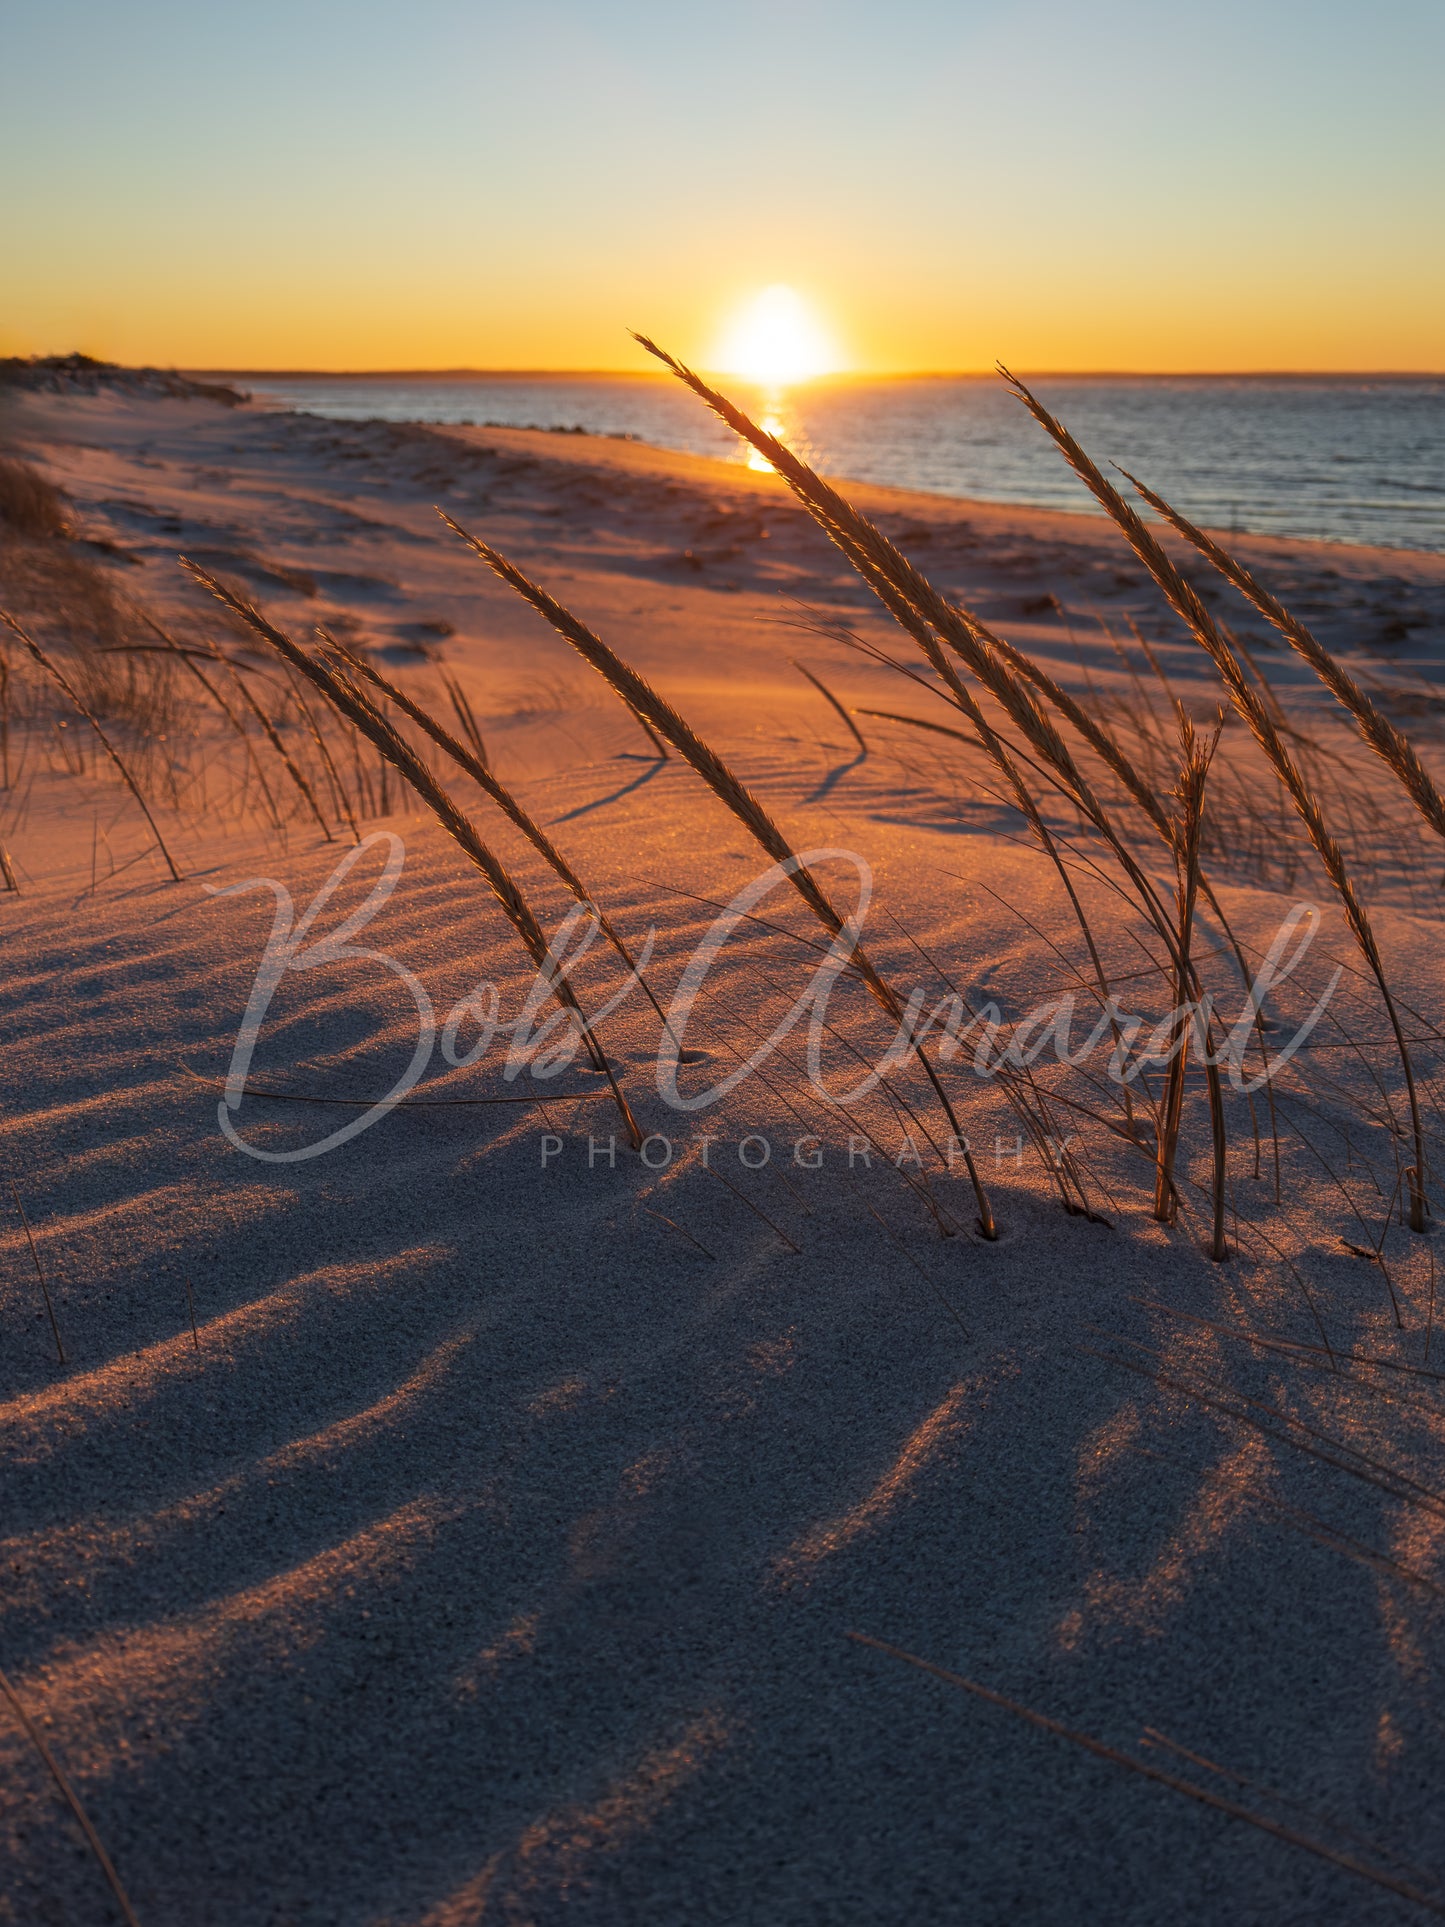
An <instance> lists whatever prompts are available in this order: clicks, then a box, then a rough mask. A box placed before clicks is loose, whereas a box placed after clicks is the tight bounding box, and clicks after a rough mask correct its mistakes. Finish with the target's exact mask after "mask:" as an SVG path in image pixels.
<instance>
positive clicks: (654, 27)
mask: <svg viewBox="0 0 1445 1927" xmlns="http://www.w3.org/2000/svg"><path fill="white" fill-rule="evenodd" d="M0 49H3V52H0V180H3V182H4V192H3V195H0V354H33V353H52V352H63V351H67V350H69V349H71V348H79V349H82V350H84V351H85V352H87V353H90V354H95V355H100V356H104V357H106V358H109V359H115V360H122V361H128V362H149V363H155V364H159V365H163V366H179V367H191V368H236V369H252V370H261V369H277V368H290V369H301V368H306V369H367V368H377V369H382V368H392V369H400V368H406V369H421V368H448V367H473V368H529V369H540V368H581V369H639V370H640V369H641V368H642V367H643V366H644V365H645V360H644V357H643V356H642V354H641V352H640V351H639V350H638V349H637V348H636V347H635V345H634V344H633V343H632V342H631V340H630V339H629V336H628V332H627V331H628V329H629V328H640V329H643V330H645V331H646V332H647V333H649V334H652V335H654V336H655V337H657V338H658V339H659V340H661V341H662V342H663V343H664V344H665V345H667V346H669V347H670V348H672V349H673V350H674V351H675V352H677V353H680V354H682V355H684V356H685V357H687V358H689V359H691V360H693V361H695V362H697V363H698V364H700V365H702V366H704V367H708V366H717V365H719V358H720V356H721V355H722V353H723V348H722V346H720V344H724V343H725V342H726V340H727V338H728V329H729V325H730V320H731V318H733V317H735V316H736V314H737V312H738V310H739V309H740V308H741V307H742V306H744V305H745V304H746V303H747V302H748V301H749V300H750V299H751V298H752V297H753V296H755V295H756V294H757V292H758V291H759V290H761V289H764V288H770V287H776V286H779V285H782V286H786V287H787V288H789V289H791V290H793V291H794V292H795V294H796V296H797V297H798V299H799V301H800V302H802V303H803V304H805V306H806V308H807V310H808V311H809V312H810V313H811V314H812V315H813V316H814V317H815V319H816V321H817V323H818V325H819V327H820V328H821V329H822V331H823V332H824V333H825V334H826V335H827V337H828V339H829V340H830V341H831V342H833V343H834V344H835V346H836V354H837V359H838V360H839V361H840V362H841V363H842V364H843V365H844V366H845V367H848V368H852V369H856V370H859V371H860V372H869V373H871V372H877V373H885V372H898V373H909V372H922V371H930V370H932V371H941V370H970V369H983V368H987V367H989V366H991V365H992V364H993V362H994V361H995V359H997V358H1002V359H1003V360H1005V361H1007V362H1008V363H1010V365H1012V366H1014V367H1017V368H1019V369H1022V370H1033V371H1043V370H1080V371H1082V370H1105V369H1137V370H1145V371H1159V372H1178V371H1200V372H1207V371H1216V370H1217V371H1239V370H1282V369H1294V370H1301V371H1312V370H1332V369H1337V370H1355V369H1370V370H1390V369H1394V370H1422V371H1423V370H1442V369H1445V245H1442V243H1445V114H1442V113H1441V112H1440V103H1439V88H1440V77H1441V75H1442V73H1445V5H1441V0H1249V3H1248V4H1246V3H1245V0H1213V3H1212V4H1206V0H1192V4H1178V3H1177V0H888V4H883V3H882V0H875V4H870V5H861V4H855V0H727V4H723V5H719V4H712V5H703V4H694V3H693V0H668V3H667V4H663V0H510V4H506V5H498V4H493V0H408V4H406V5H396V4H390V0H232V4H230V5H228V6H224V7H223V6H218V5H205V4H197V3H196V0H192V3H191V4H189V5H181V4H177V3H176V0H129V3H126V0H0Z"/></svg>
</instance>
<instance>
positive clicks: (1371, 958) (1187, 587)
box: [1001, 369, 1429, 1232]
mask: <svg viewBox="0 0 1445 1927" xmlns="http://www.w3.org/2000/svg"><path fill="white" fill-rule="evenodd" d="M1001 372H1002V373H1003V376H1004V379H1005V381H1007V382H1008V384H1009V386H1010V387H1011V388H1012V390H1013V392H1014V394H1015V395H1016V396H1017V397H1018V399H1019V400H1020V401H1021V402H1022V403H1023V405H1024V406H1025V407H1026V408H1027V409H1028V411H1029V413H1030V414H1031V415H1032V416H1033V417H1034V419H1035V420H1036V421H1037V422H1038V423H1039V425H1040V426H1041V427H1042V428H1043V429H1044V430H1045V431H1046V432H1047V433H1048V434H1049V435H1050V436H1051V437H1052V439H1053V440H1054V442H1055V443H1056V445H1057V446H1058V448H1059V450H1060V452H1061V453H1062V455H1063V456H1064V459H1065V460H1066V461H1067V462H1068V464H1069V466H1070V467H1071V468H1072V469H1073V470H1074V472H1075V474H1076V475H1078V477H1079V479H1080V480H1081V481H1082V482H1083V483H1084V484H1085V486H1086V487H1087V488H1088V489H1089V491H1090V492H1091V494H1093V496H1094V497H1095V499H1096V500H1097V501H1098V502H1099V504H1100V506H1101V507H1102V508H1104V509H1105V510H1106V511H1107V512H1108V514H1109V515H1110V516H1111V517H1112V518H1113V520H1114V522H1115V523H1116V524H1117V525H1118V527H1119V528H1120V529H1121V530H1122V532H1123V534H1124V536H1125V538H1126V540H1127V541H1128V543H1129V545H1130V547H1131V548H1132V549H1133V551H1134V553H1135V554H1136V555H1137V556H1138V558H1139V560H1140V561H1141V562H1142V563H1143V564H1144V566H1145V568H1147V569H1148V571H1149V573H1150V575H1152V576H1153V578H1154V580H1155V582H1156V583H1157V584H1158V585H1159V588H1160V589H1161V590H1162V591H1163V594H1164V597H1165V600H1166V601H1167V602H1168V604H1169V606H1170V608H1171V609H1173V610H1174V612H1175V614H1176V615H1177V616H1178V617H1179V618H1180V620H1181V621H1182V622H1184V624H1185V625H1186V626H1187V628H1188V629H1189V631H1190V633H1191V634H1192V635H1193V636H1194V638H1195V640H1196V641H1197V642H1198V643H1199V644H1200V646H1201V647H1202V648H1203V649H1204V651H1205V653H1206V654H1207V655H1208V656H1209V659H1210V661H1211V662H1213V664H1214V666H1215V668H1216V669H1217V670H1218V672H1219V676H1220V680H1221V681H1222V682H1223V684H1224V686H1225V689H1226V690H1227V691H1228V693H1229V698H1230V701H1231V702H1232V703H1233V705H1234V707H1235V709H1236V710H1237V711H1238V713H1239V714H1240V716H1241V717H1242V718H1243V719H1244V721H1245V722H1246V723H1247V724H1248V725H1249V728H1250V730H1251V732H1252V734H1253V735H1254V738H1255V741H1256V742H1257V743H1258V744H1259V746H1260V748H1261V749H1262V750H1263V751H1264V753H1265V755H1266V756H1267V757H1268V759H1269V761H1270V764H1271V765H1272V767H1273V769H1274V771H1275V774H1276V776H1277V777H1278V778H1279V781H1280V782H1281V783H1282V784H1283V786H1284V789H1285V791H1286V793H1287V794H1288V796H1289V799H1290V801H1291V802H1292V803H1293V805H1294V807H1295V811H1296V814H1297V815H1298V816H1299V818H1300V821H1301V822H1302V823H1303V825H1304V827H1305V832H1306V834H1307V836H1308V837H1309V840H1310V843H1311V844H1312V845H1313V847H1314V850H1315V853H1316V855H1317V856H1318V857H1319V860H1320V862H1321V864H1322V865H1323V867H1324V870H1325V874H1326V875H1327V876H1328V878H1329V880H1330V883H1331V884H1332V885H1333V887H1334V890H1335V893H1336V895H1337V896H1338V897H1339V899H1340V902H1341V905H1342V906H1343V909H1344V914H1345V921H1346V923H1347V924H1348V926H1349V929H1350V933H1351V935H1352V936H1353V937H1354V939H1355V942H1356V943H1357V945H1358V946H1359V949H1360V952H1361V954H1362V955H1363V957H1364V959H1365V963H1366V965H1367V966H1368V968H1369V971H1370V974H1371V976H1372V977H1373V978H1374V980H1375V984H1376V987H1377V989H1378V990H1379V993H1380V998H1381V1001H1382V1002H1383V1004H1384V1006H1385V1012H1386V1015H1387V1017H1388V1019H1389V1023H1390V1028H1391V1030H1392V1032H1393V1033H1394V1038H1395V1046H1396V1050H1397V1051H1398V1053H1399V1059H1400V1066H1401V1070H1402V1072H1403V1075H1404V1080H1405V1093H1406V1099H1407V1102H1408V1105H1409V1111H1410V1132H1411V1139H1412V1142H1413V1149H1414V1163H1413V1164H1411V1165H1408V1166H1407V1167H1406V1174H1405V1177H1406V1187H1407V1190H1408V1194H1409V1214H1408V1215H1409V1223H1410V1228H1411V1230H1412V1231H1416V1232H1423V1231H1424V1230H1425V1229H1426V1222H1427V1219H1428V1216H1429V1207H1428V1204H1427V1202H1426V1187H1427V1169H1428V1167H1427V1163H1426V1157H1425V1133H1424V1126H1423V1123H1422V1121H1421V1116H1420V1100H1419V1096H1418V1093H1417V1091H1416V1088H1415V1073H1414V1066H1413V1064H1412V1062H1411V1058H1410V1051H1409V1046H1408V1045H1407V1043H1406V1041H1405V1032H1404V1028H1403V1026H1402V1025H1401V1022H1400V1017H1399V1012H1398V1011H1397V1009H1396V1006H1395V999H1394V996H1393V994H1392V993H1391V990H1390V986H1389V982H1388V980H1387V978H1386V975H1385V966H1384V963H1383V960H1382V959H1381V956H1380V950H1379V945H1378V943H1377V942H1376V939H1375V934H1374V930H1373V928H1372V926H1371V924H1370V920H1369V917H1368V915H1367V914H1366V911H1365V907H1364V905H1363V903H1361V901H1360V899H1359V896H1358V894H1357V893H1356V890H1355V887H1354V883H1353V881H1352V880H1351V878H1350V875H1349V872H1348V870H1347V868H1346V865H1345V859H1344V854H1343V852H1342V851H1341V849H1340V847H1339V844H1338V843H1337V842H1336V841H1335V838H1334V836H1333V835H1332V834H1331V832H1330V829H1329V827H1328V825H1327V824H1326V822H1325V818H1324V812H1323V811H1322V809H1321V808H1320V805H1319V802H1318V800H1317V798H1316V797H1315V795H1314V793H1313V792H1312V791H1311V789H1310V788H1309V786H1308V784H1307V783H1306V782H1305V779H1304V777H1303V775H1302V774H1301V772H1300V769H1299V766H1298V764H1297V763H1296V762H1295V759H1294V757H1293V756H1292V755H1291V754H1290V751H1289V749H1288V747H1287V746H1286V744H1285V742H1284V739H1283V737H1282V735H1281V734H1280V731H1279V728H1278V726H1277V724H1276V723H1275V721H1274V718H1273V717H1272V715H1271V714H1270V711H1269V708H1268V706H1267V705H1266V703H1265V702H1264V700H1263V699H1262V697H1261V696H1260V694H1259V692H1258V690H1257V689H1256V688H1255V687H1254V685H1253V684H1252V683H1251V682H1250V680H1249V678H1248V677H1247V676H1246V674H1245V672H1244V668H1243V666H1242V665H1241V663H1240V661H1239V659H1238V657H1237V656H1236V654H1235V653H1234V651H1233V649H1231V647H1230V646H1229V643H1228V642H1227V641H1226V639H1225V638H1224V636H1223V635H1222V634H1221V633H1220V630H1219V628H1218V626H1217V625H1216V623H1215V621H1214V619H1213V617H1212V616H1211V615H1210V614H1209V611H1208V610H1207V609H1206V608H1205V607H1204V604H1203V603H1202V602H1201V601H1200V599H1199V596H1198V594H1197V592H1196V591H1195V589H1194V587H1193V585H1192V584H1191V583H1190V582H1188V581H1187V580H1186V578H1185V577H1184V576H1183V575H1182V574H1181V573H1180V571H1179V569H1178V568H1176V566H1175V564H1174V563H1173V562H1172V561H1171V559H1170V558H1169V556H1168V555H1167V554H1166V552H1165V551H1164V549H1163V548H1162V547H1161V546H1160V544H1159V543H1158V542H1157V541H1156V539H1155V538H1154V536H1153V534H1152V533H1151V532H1150V530H1149V529H1148V528H1146V527H1145V525H1144V523H1143V521H1142V520H1141V519H1140V517H1139V515H1138V514H1137V512H1136V511H1135V510H1134V509H1133V508H1132V507H1131V506H1130V505H1129V503H1128V502H1126V501H1125V500H1124V498H1123V496H1122V495H1120V493H1119V491H1118V490H1117V489H1116V488H1114V487H1113V485H1112V484H1111V483H1110V482H1108V481H1107V480H1106V479H1105V477H1104V476H1103V474H1102V473H1101V472H1100V470H1099V469H1098V467H1097V466H1096V465H1095V463H1094V462H1093V461H1092V460H1091V459H1090V457H1089V456H1088V455H1086V454H1085V453H1084V451H1083V449H1082V448H1081V447H1080V446H1079V444H1078V443H1077V442H1076V441H1075V440H1074V437H1073V436H1072V435H1071V434H1070V433H1069V431H1068V430H1067V429H1066V428H1065V427H1064V426H1063V424H1062V423H1061V422H1059V421H1056V420H1055V418H1054V417H1053V416H1052V415H1051V414H1050V413H1049V412H1048V410H1047V409H1046V408H1045V407H1044V406H1043V404H1042V403H1041V402H1040V401H1038V400H1037V399H1036V398H1035V397H1034V395H1032V394H1031V393H1030V391H1029V390H1028V388H1026V387H1025V386H1024V384H1023V383H1022V382H1021V381H1018V380H1017V379H1016V378H1015V377H1014V376H1013V375H1010V374H1009V373H1008V371H1007V369H1004V370H1002V371H1001Z"/></svg>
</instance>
